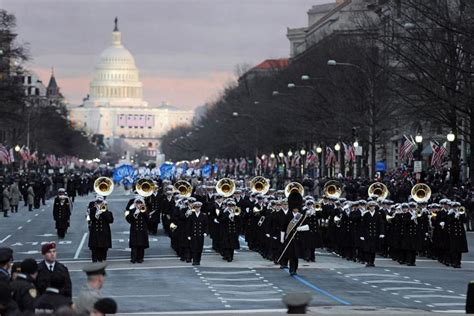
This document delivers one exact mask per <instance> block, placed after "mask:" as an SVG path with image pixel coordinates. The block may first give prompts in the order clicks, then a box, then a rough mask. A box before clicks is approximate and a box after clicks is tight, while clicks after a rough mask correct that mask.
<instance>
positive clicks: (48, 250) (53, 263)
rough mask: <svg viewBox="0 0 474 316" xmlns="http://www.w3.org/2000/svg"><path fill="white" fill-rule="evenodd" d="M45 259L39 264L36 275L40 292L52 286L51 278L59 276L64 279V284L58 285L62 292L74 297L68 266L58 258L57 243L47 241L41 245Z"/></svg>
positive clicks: (42, 292)
mask: <svg viewBox="0 0 474 316" xmlns="http://www.w3.org/2000/svg"><path fill="white" fill-rule="evenodd" d="M41 253H42V255H43V258H44V260H43V261H41V262H40V263H39V264H38V275H37V277H36V288H37V289H38V293H39V294H44V293H45V292H46V289H47V288H48V287H50V286H51V278H52V277H53V276H59V277H60V278H61V279H62V280H63V286H61V287H58V288H57V289H59V291H60V294H61V295H63V296H65V297H68V298H72V285H71V284H72V282H71V276H70V275H69V270H68V268H67V267H66V266H65V265H64V264H62V263H61V262H59V261H57V260H56V257H57V253H56V244H55V243H54V242H51V243H46V244H43V245H42V246H41Z"/></svg>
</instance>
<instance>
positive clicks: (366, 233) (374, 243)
mask: <svg viewBox="0 0 474 316" xmlns="http://www.w3.org/2000/svg"><path fill="white" fill-rule="evenodd" d="M367 207H368V211H367V212H365V214H364V215H363V216H362V221H361V230H360V232H361V236H360V240H361V241H362V242H363V243H362V249H363V251H364V254H365V261H366V262H367V264H366V267H375V265H374V261H375V253H376V252H377V250H378V247H379V239H381V238H385V226H384V219H383V216H384V215H383V214H382V213H381V212H377V211H376V210H375V208H376V207H377V202H375V201H370V202H368V203H367Z"/></svg>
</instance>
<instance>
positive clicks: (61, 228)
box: [53, 188, 71, 239]
mask: <svg viewBox="0 0 474 316" xmlns="http://www.w3.org/2000/svg"><path fill="white" fill-rule="evenodd" d="M53 217H54V221H55V222H56V229H57V232H58V237H59V239H64V236H65V235H66V232H67V229H68V227H69V219H70V218H71V203H70V202H69V198H68V197H67V195H66V190H65V189H62V188H61V189H59V190H58V196H57V197H56V198H55V199H54V206H53Z"/></svg>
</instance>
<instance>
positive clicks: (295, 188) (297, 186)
mask: <svg viewBox="0 0 474 316" xmlns="http://www.w3.org/2000/svg"><path fill="white" fill-rule="evenodd" d="M292 192H298V193H299V194H300V195H301V196H304V188H303V186H302V185H301V183H298V182H290V183H288V184H287V185H286V187H285V196H286V197H288V196H289V195H290V194H291V193H292Z"/></svg>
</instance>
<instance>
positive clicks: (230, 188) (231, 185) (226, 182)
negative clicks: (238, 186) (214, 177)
mask: <svg viewBox="0 0 474 316" xmlns="http://www.w3.org/2000/svg"><path fill="white" fill-rule="evenodd" d="M216 191H217V193H219V194H221V195H222V196H224V197H229V196H232V194H234V192H235V182H234V180H232V179H229V178H222V179H220V180H219V181H217V184H216Z"/></svg>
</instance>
